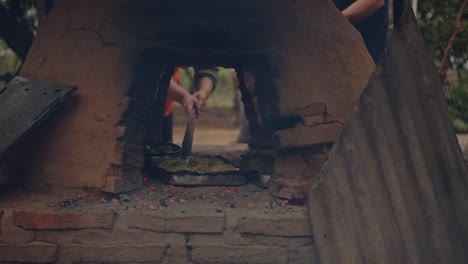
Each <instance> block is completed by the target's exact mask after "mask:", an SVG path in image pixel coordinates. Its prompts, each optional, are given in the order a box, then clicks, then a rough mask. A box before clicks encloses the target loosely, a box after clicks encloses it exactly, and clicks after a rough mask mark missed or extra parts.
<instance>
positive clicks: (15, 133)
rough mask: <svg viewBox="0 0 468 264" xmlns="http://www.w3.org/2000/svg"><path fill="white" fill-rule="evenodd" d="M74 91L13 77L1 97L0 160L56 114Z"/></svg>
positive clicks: (67, 87) (73, 87) (64, 86)
mask: <svg viewBox="0 0 468 264" xmlns="http://www.w3.org/2000/svg"><path fill="white" fill-rule="evenodd" d="M76 89H77V87H75V86H66V85H61V84H51V83H46V82H39V81H32V80H29V79H26V78H23V77H15V78H14V79H13V80H11V81H10V82H9V83H8V85H7V87H6V88H5V89H4V90H3V91H2V92H1V93H0V158H3V157H4V156H5V155H6V154H7V153H8V151H9V150H10V149H11V148H12V147H13V146H14V145H15V144H16V143H17V142H18V141H19V140H21V138H22V137H24V136H25V135H26V134H27V133H28V132H30V131H31V130H32V129H34V128H35V127H37V126H38V125H39V124H40V123H41V122H42V121H44V120H45V119H47V117H48V116H49V115H50V114H51V113H53V112H54V111H55V110H57V108H58V106H59V105H60V104H61V103H62V102H63V101H64V100H65V98H67V97H68V96H70V95H71V94H72V93H73V92H74V91H76Z"/></svg>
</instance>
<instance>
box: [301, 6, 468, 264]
mask: <svg viewBox="0 0 468 264" xmlns="http://www.w3.org/2000/svg"><path fill="white" fill-rule="evenodd" d="M467 194H468V177H467V174H466V166H465V163H464V160H463V156H462V153H461V150H460V147H459V145H458V142H457V139H456V136H455V131H454V129H453V126H452V124H451V121H450V118H449V113H448V108H447V104H446V102H445V97H444V95H443V92H442V87H441V84H440V80H439V76H438V74H437V71H436V69H435V66H434V64H433V61H432V59H431V55H430V53H429V50H428V49H427V47H426V45H425V43H424V40H423V39H422V36H421V34H420V32H419V28H418V26H417V23H416V19H415V18H414V15H413V12H412V10H411V9H410V8H407V9H406V10H405V12H404V13H403V14H402V19H401V21H400V23H398V26H397V27H396V28H395V30H394V32H393V36H392V39H391V41H390V43H389V45H388V48H387V51H386V53H385V55H384V56H383V58H382V61H381V65H379V66H378V67H377V69H376V71H375V73H374V74H373V76H372V78H371V79H370V81H369V84H368V86H367V88H366V90H365V91H364V93H363V94H362V96H361V98H360V101H359V103H358V105H357V107H356V108H355V109H354V111H353V112H352V113H351V115H350V117H349V119H348V121H347V123H346V124H345V127H344V128H343V131H342V133H341V135H340V137H339V138H338V140H337V142H336V144H335V147H334V149H333V150H332V151H331V153H330V156H329V160H328V162H327V163H326V165H325V166H324V168H323V170H322V172H321V175H320V177H319V178H318V179H317V183H316V185H315V186H314V187H313V188H312V189H311V191H310V194H309V200H308V207H309V213H310V218H309V219H310V222H311V225H312V229H313V234H314V239H315V242H316V244H317V247H318V249H319V255H320V259H321V263H324V264H329V263H349V264H352V263H382V264H384V263H389V264H390V263H434V264H436V263H437V264H438V263H467V261H468V250H467V249H468V202H467V201H468V196H467Z"/></svg>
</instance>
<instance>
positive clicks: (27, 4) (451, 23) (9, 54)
mask: <svg viewBox="0 0 468 264" xmlns="http://www.w3.org/2000/svg"><path fill="white" fill-rule="evenodd" d="M463 1H465V0H419V1H417V2H418V5H417V17H418V20H419V24H420V27H421V32H422V34H423V36H424V38H425V40H426V42H427V43H428V45H429V47H430V49H431V50H432V54H433V58H434V62H435V64H436V65H439V64H440V62H441V60H442V57H443V54H444V50H445V49H446V47H447V44H448V43H449V40H450V38H451V36H452V34H453V33H454V31H455V21H456V16H457V12H458V11H459V9H460V6H461V5H462V3H463ZM53 2H54V0H0V90H1V89H2V88H3V87H4V86H5V84H6V83H7V82H8V81H9V80H10V79H11V78H12V77H13V76H15V75H16V74H17V72H18V70H19V69H20V67H21V63H22V61H24V59H25V57H26V55H27V51H28V49H29V47H30V45H31V43H32V40H33V38H34V35H35V33H36V30H37V27H38V25H39V23H40V21H41V19H42V18H43V17H45V15H46V14H47V12H48V11H49V9H50V8H51V6H52V5H53ZM467 9H468V8H465V10H464V11H463V13H462V26H463V30H462V31H461V32H460V34H458V35H457V37H456V40H455V42H454V43H453V48H452V49H451V51H450V56H449V60H448V66H449V69H448V71H447V74H446V76H445V77H444V78H442V79H443V80H442V81H443V84H444V92H445V94H446V97H447V102H448V104H449V111H450V114H451V117H452V120H453V123H454V126H455V128H456V130H457V132H459V133H468V30H467V29H466V28H467V27H468V22H467V20H468V19H467V17H468V10H467ZM192 74H193V69H188V70H184V71H183V72H182V78H181V82H182V86H184V87H186V88H188V87H190V86H191V81H192V77H191V76H192ZM236 96H237V92H236V89H235V87H234V83H233V80H232V78H231V74H230V72H229V70H227V69H221V70H220V72H219V85H218V88H217V90H216V92H215V93H214V94H213V95H212V97H211V98H210V100H209V101H208V107H217V108H235V107H236V103H235V102H236V100H237V99H236Z"/></svg>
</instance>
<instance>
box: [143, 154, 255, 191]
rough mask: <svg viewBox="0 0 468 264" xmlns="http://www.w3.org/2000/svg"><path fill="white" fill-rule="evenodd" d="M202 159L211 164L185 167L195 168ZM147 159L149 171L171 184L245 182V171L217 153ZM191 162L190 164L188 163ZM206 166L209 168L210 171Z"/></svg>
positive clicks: (229, 183) (230, 183)
mask: <svg viewBox="0 0 468 264" xmlns="http://www.w3.org/2000/svg"><path fill="white" fill-rule="evenodd" d="M203 159H204V160H205V161H207V162H213V164H210V163H207V164H203V165H201V166H200V169H187V168H191V167H193V168H196V166H197V163H196V162H197V161H200V162H201V161H202V160H203ZM148 161H149V164H148V165H149V169H150V173H151V174H152V175H154V176H156V177H158V178H160V179H161V180H162V181H164V182H166V183H168V184H172V185H184V186H211V185H222V186H234V185H236V186H238V185H244V184H246V183H247V176H246V172H245V171H244V170H243V169H242V168H241V167H239V166H237V165H235V164H234V163H232V162H231V161H229V160H227V159H226V158H224V157H222V156H219V155H200V156H194V157H191V158H189V159H183V158H180V157H178V156H152V157H149V158H148ZM191 162H192V164H190V163H191ZM202 166H205V167H202ZM222 166H224V167H225V169H223V168H222ZM207 168H210V169H211V171H210V170H208V169H207Z"/></svg>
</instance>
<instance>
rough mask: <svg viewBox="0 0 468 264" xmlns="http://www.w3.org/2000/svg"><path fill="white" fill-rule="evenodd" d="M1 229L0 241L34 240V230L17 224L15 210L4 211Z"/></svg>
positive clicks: (23, 241) (0, 224) (22, 241)
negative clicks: (25, 228) (14, 215)
mask: <svg viewBox="0 0 468 264" xmlns="http://www.w3.org/2000/svg"><path fill="white" fill-rule="evenodd" d="M0 229H1V232H0V243H27V242H31V241H34V231H28V230H24V229H21V228H19V227H17V226H16V225H15V221H14V217H13V210H5V211H3V217H2V220H1V221H0Z"/></svg>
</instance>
